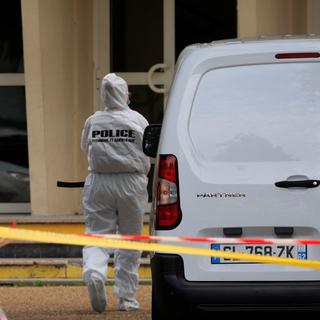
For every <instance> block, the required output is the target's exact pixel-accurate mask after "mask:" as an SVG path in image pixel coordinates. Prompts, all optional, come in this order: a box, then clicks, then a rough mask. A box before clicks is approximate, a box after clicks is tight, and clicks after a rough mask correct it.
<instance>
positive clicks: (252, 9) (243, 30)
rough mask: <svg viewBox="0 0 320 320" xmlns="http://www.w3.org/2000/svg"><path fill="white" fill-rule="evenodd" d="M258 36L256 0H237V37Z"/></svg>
mask: <svg viewBox="0 0 320 320" xmlns="http://www.w3.org/2000/svg"><path fill="white" fill-rule="evenodd" d="M256 36H258V22H257V1H256V0H238V37H239V38H245V37H256Z"/></svg>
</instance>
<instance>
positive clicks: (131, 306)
mask: <svg viewBox="0 0 320 320" xmlns="http://www.w3.org/2000/svg"><path fill="white" fill-rule="evenodd" d="M139 308H140V305H139V302H138V301H137V300H136V299H135V298H130V299H126V298H119V310H120V311H133V310H138V309H139Z"/></svg>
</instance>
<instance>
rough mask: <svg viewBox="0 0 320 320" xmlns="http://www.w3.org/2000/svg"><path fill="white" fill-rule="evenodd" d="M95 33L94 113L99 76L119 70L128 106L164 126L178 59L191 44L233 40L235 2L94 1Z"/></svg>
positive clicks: (235, 13)
mask: <svg viewBox="0 0 320 320" xmlns="http://www.w3.org/2000/svg"><path fill="white" fill-rule="evenodd" d="M93 31H94V63H95V74H94V79H93V81H94V85H95V95H94V107H95V110H98V109H99V106H100V93H99V90H100V88H99V86H100V81H101V78H102V77H103V76H104V75H105V74H106V73H108V72H115V73H117V74H118V75H119V76H121V77H123V78H124V79H126V80H127V82H128V84H129V90H130V92H131V97H130V100H131V104H130V107H131V108H132V109H134V110H137V111H138V112H140V113H141V114H142V115H144V116H145V118H146V119H147V120H148V121H149V123H161V122H162V118H163V114H164V110H165V105H166V101H167V97H168V91H169V88H170V85H171V81H172V78H173V73H174V65H175V62H176V59H177V58H178V55H179V54H180V52H181V51H182V50H183V48H184V47H185V46H187V45H189V44H193V43H198V42H211V41H213V40H218V39H226V38H235V37H236V36H237V0H224V1H212V0H201V1H197V0H152V1H150V0H95V1H94V30H93ZM152 169H153V166H152ZM152 174H153V170H151V173H150V176H149V182H152ZM150 199H151V183H149V200H150Z"/></svg>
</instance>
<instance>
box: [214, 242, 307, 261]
mask: <svg viewBox="0 0 320 320" xmlns="http://www.w3.org/2000/svg"><path fill="white" fill-rule="evenodd" d="M211 249H212V250H221V251H226V252H235V253H249V254H257V255H261V256H268V257H279V258H291V259H299V260H307V259H308V248H307V246H306V245H269V244H256V245H254V244H215V243H213V244H211ZM211 263H212V264H226V263H256V262H250V261H243V260H237V259H227V258H218V257H211Z"/></svg>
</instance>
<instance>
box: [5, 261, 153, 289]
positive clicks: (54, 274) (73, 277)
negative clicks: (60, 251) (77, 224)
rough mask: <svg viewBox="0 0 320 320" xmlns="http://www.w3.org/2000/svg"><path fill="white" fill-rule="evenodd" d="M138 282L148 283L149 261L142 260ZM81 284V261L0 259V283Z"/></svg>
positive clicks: (111, 274) (111, 267)
mask: <svg viewBox="0 0 320 320" xmlns="http://www.w3.org/2000/svg"><path fill="white" fill-rule="evenodd" d="M139 277H140V280H141V281H142V282H143V281H147V282H148V281H150V279H151V270H150V259H149V258H142V259H141V264H140V268H139ZM107 278H108V280H110V281H113V279H114V265H113V259H110V263H109V268H108V277H107ZM39 279H41V281H51V282H52V281H60V282H61V281H66V282H68V281H69V282H72V281H75V282H82V280H81V279H82V259H80V258H77V259H68V258H67V259H64V258H57V259H23V258H20V259H5V258H4V259H0V283H8V282H9V283H11V282H17V281H37V280H39Z"/></svg>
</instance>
